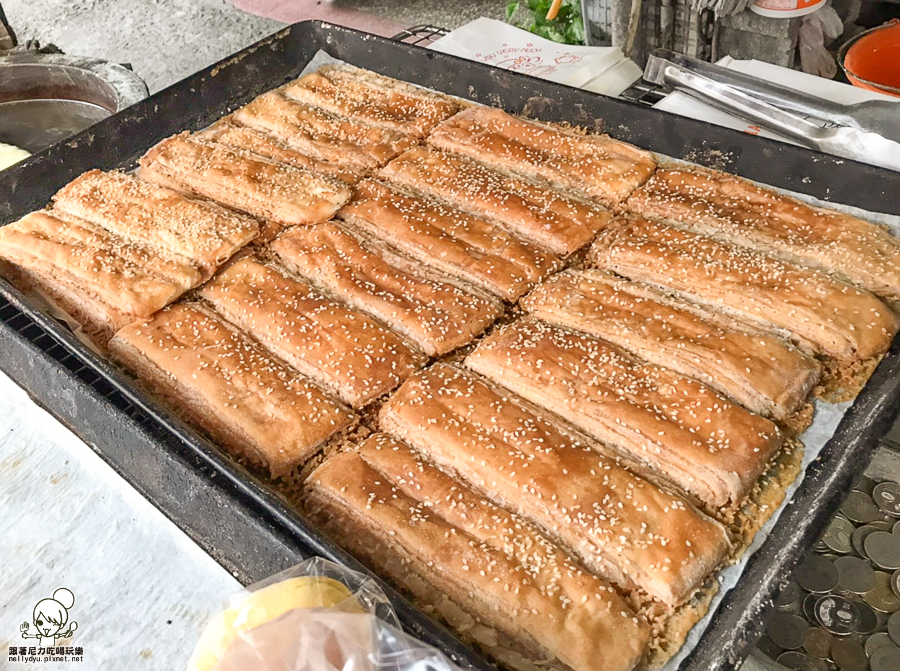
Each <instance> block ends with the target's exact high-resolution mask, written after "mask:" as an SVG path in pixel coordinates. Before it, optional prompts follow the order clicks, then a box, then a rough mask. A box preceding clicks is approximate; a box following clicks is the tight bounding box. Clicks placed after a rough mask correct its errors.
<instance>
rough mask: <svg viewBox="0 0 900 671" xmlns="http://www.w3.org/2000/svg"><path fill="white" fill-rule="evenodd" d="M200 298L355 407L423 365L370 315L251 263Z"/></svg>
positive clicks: (230, 271) (230, 270)
mask: <svg viewBox="0 0 900 671" xmlns="http://www.w3.org/2000/svg"><path fill="white" fill-rule="evenodd" d="M199 293H200V296H201V297H202V298H204V299H205V300H207V301H209V302H210V303H211V304H212V305H213V306H214V307H215V309H216V310H217V311H218V312H219V313H221V314H222V315H223V316H224V317H225V318H226V319H228V320H229V321H230V322H232V323H233V324H236V325H237V326H238V327H239V328H241V329H243V330H245V331H247V332H248V333H249V334H251V335H252V336H253V337H254V338H256V339H257V340H259V341H260V342H261V343H262V344H263V345H264V346H265V347H266V348H268V349H269V350H270V351H272V352H273V353H274V354H275V355H276V356H278V357H280V358H281V359H283V360H285V361H286V362H287V363H289V364H291V365H292V366H293V367H294V368H296V369H297V370H299V371H300V372H301V373H303V374H304V375H306V376H307V377H309V378H310V379H312V380H313V381H315V382H317V383H318V384H320V385H321V386H323V387H324V388H325V389H327V390H328V391H330V392H332V393H333V394H335V395H337V396H338V397H339V398H340V399H341V400H343V401H344V402H345V403H348V404H349V405H352V406H353V407H361V406H363V405H365V404H366V403H368V402H369V401H372V400H374V399H376V398H378V397H379V396H381V395H382V394H386V393H387V392H389V391H391V390H392V389H393V388H394V387H396V386H397V385H398V384H400V383H401V382H402V381H403V380H405V379H406V377H408V376H409V375H410V374H412V373H413V372H414V371H415V370H416V368H418V367H419V366H420V365H421V364H422V363H424V360H425V357H424V356H423V355H422V354H420V353H418V352H416V351H415V350H413V349H412V348H411V347H410V346H409V345H407V343H406V342H405V341H404V340H403V339H402V338H401V337H400V336H399V335H397V334H396V333H394V332H393V331H391V330H390V329H388V328H386V327H384V326H382V325H381V324H379V323H378V322H376V321H374V320H373V319H372V318H371V317H369V316H368V315H365V314H362V313H361V312H356V311H354V310H351V309H349V308H347V307H345V306H343V305H341V304H340V303H337V302H336V301H333V300H331V299H330V298H327V297H325V296H323V295H322V294H320V293H319V292H318V291H316V290H315V289H313V288H312V287H310V286H309V285H308V284H305V283H304V282H301V281H299V280H296V279H293V278H291V277H288V276H287V275H286V274H284V273H283V272H282V271H280V270H279V269H277V268H275V267H273V266H269V265H265V264H263V263H260V262H259V261H256V260H255V259H252V258H243V259H240V260H239V261H236V262H235V263H233V264H232V265H230V266H229V267H227V268H225V269H224V270H223V271H221V272H220V273H219V274H218V275H216V276H215V277H214V278H213V279H212V280H211V281H210V282H208V283H207V284H205V285H204V286H203V287H202V288H201V289H200V292H199Z"/></svg>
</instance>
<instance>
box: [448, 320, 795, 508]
mask: <svg viewBox="0 0 900 671" xmlns="http://www.w3.org/2000/svg"><path fill="white" fill-rule="evenodd" d="M466 366H467V367H469V368H470V369H472V370H474V371H475V372H477V373H480V374H482V375H484V376H486V377H488V378H490V379H492V380H494V381H495V382H496V383H498V384H500V385H502V386H504V387H506V388H507V389H509V390H511V391H513V392H515V393H517V394H519V395H520V396H522V397H523V398H525V399H527V400H529V401H531V402H532V403H535V404H536V405H539V406H541V407H544V408H546V409H547V410H549V411H551V412H553V413H555V414H557V415H559V416H560V417H563V418H564V419H566V420H568V421H570V422H571V423H572V424H574V425H575V426H577V427H579V428H580V429H582V430H583V431H585V432H586V433H587V434H588V435H590V436H592V437H593V438H596V439H597V440H599V441H600V442H602V443H604V444H606V445H608V446H610V447H611V448H613V449H615V450H617V451H619V452H620V453H621V454H622V455H623V456H625V457H626V458H629V459H632V460H634V461H635V462H637V464H639V465H644V466H646V467H647V468H649V469H651V470H652V471H654V472H656V473H658V474H660V475H661V476H662V477H663V478H665V479H667V480H668V481H669V482H671V483H673V484H674V485H675V486H677V487H678V488H680V489H681V490H682V491H684V492H687V493H688V494H691V495H693V496H695V497H696V498H697V499H699V500H700V501H702V502H703V503H705V504H707V505H708V506H710V507H712V508H722V507H725V508H735V507H737V506H739V505H740V504H741V503H742V502H743V501H744V499H745V498H746V497H747V495H748V494H749V493H750V490H751V489H752V488H753V486H754V485H755V483H756V481H757V479H758V478H759V476H760V475H761V474H762V473H763V471H764V470H765V469H766V466H767V465H768V463H769V461H770V459H771V458H772V457H773V456H774V454H775V453H776V452H777V450H778V449H779V447H780V446H781V442H782V435H781V432H780V431H779V429H778V427H777V426H776V425H775V424H773V423H772V422H771V421H770V420H768V419H766V418H764V417H761V416H760V415H755V414H753V413H751V412H749V411H748V410H745V409H744V408H741V407H740V406H738V405H736V404H734V403H732V402H731V401H728V400H727V399H725V398H724V397H722V396H720V395H719V394H717V393H716V392H714V391H713V390H712V389H710V388H709V387H707V386H706V385H703V384H701V383H699V382H697V381H695V380H692V379H690V378H686V377H684V376H682V375H679V374H678V373H675V372H674V371H671V370H669V369H667V368H662V367H660V366H655V365H652V364H648V363H645V362H643V361H641V360H639V359H637V358H635V357H633V356H631V355H629V354H627V353H626V352H625V351H624V350H621V349H619V348H618V347H616V346H614V345H611V344H609V343H607V342H605V341H603V340H599V339H597V338H593V337H591V336H588V335H585V334H581V333H577V332H573V331H569V330H566V329H562V328H560V327H558V326H552V325H550V324H546V323H544V322H540V321H537V320H534V319H523V320H518V321H516V322H513V323H512V324H511V325H509V326H507V327H505V328H503V329H501V330H500V331H498V332H496V333H494V334H492V335H491V336H489V337H488V338H485V339H484V340H482V341H481V342H480V343H479V345H478V347H476V348H475V350H474V351H473V352H472V353H471V354H470V355H469V356H468V357H467V358H466Z"/></svg>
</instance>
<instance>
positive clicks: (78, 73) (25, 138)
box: [0, 52, 147, 153]
mask: <svg viewBox="0 0 900 671" xmlns="http://www.w3.org/2000/svg"><path fill="white" fill-rule="evenodd" d="M146 96H147V85H146V84H144V82H143V81H142V80H141V78H140V77H138V76H137V75H136V74H134V73H133V72H132V71H131V70H129V69H128V68H125V67H122V66H121V65H117V64H115V63H106V62H104V61H97V60H90V59H84V58H76V57H73V56H66V55H63V54H40V53H34V52H21V53H13V54H9V55H7V56H4V57H0V142H4V143H6V144H12V145H16V146H18V147H22V148H23V149H27V150H28V151H30V152H32V153H34V152H37V151H41V150H42V149H45V148H47V147H49V146H50V145H52V144H55V143H57V142H59V141H61V140H64V139H66V138H67V137H69V136H70V135H74V134H75V133H78V132H80V131H82V130H84V129H85V128H87V127H89V126H92V125H93V124H95V123H97V122H98V121H100V120H102V119H105V118H106V117H108V116H110V115H111V114H114V113H115V112H118V111H119V110H122V109H125V108H126V107H128V106H129V105H132V104H134V103H136V102H138V101H139V100H142V99H143V98H145V97H146Z"/></svg>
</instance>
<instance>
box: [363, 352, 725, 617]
mask: <svg viewBox="0 0 900 671" xmlns="http://www.w3.org/2000/svg"><path fill="white" fill-rule="evenodd" d="M379 425H380V427H381V429H382V430H384V431H387V432H389V433H391V434H393V435H395V436H398V437H399V438H401V439H402V440H404V441H405V442H406V443H408V444H409V445H411V446H412V447H413V448H414V449H416V450H417V451H419V452H421V453H422V454H423V455H425V456H426V457H427V458H428V459H429V460H430V461H431V462H433V463H434V464H436V465H437V466H439V467H440V468H442V469H443V470H445V471H447V472H449V473H454V474H455V475H456V476H457V477H458V478H459V479H460V480H461V481H463V482H466V483H468V485H469V486H471V487H472V488H473V489H474V490H475V491H477V492H479V493H480V494H482V495H484V496H486V497H487V498H489V499H492V500H493V501H494V502H495V503H497V504H498V505H502V506H504V507H506V508H508V509H510V510H512V511H513V512H516V513H518V514H519V515H521V516H522V517H525V518H528V519H530V520H532V521H534V522H535V523H536V524H538V525H539V526H540V527H541V528H542V529H543V530H544V531H545V532H546V533H547V534H548V535H549V536H550V537H552V538H554V539H556V540H557V541H558V542H560V543H561V544H562V545H563V546H565V547H567V548H569V549H570V551H572V552H573V554H575V555H576V556H578V557H579V558H580V559H581V560H582V561H584V563H585V564H586V565H587V566H588V567H590V568H591V570H593V571H595V572H596V573H597V574H598V575H600V576H602V577H604V578H606V579H608V580H610V581H612V582H615V583H617V584H619V585H621V586H622V587H623V588H625V589H634V588H635V587H639V588H641V589H643V590H644V591H645V592H646V593H648V594H649V595H650V596H651V597H653V598H656V599H659V600H660V601H662V602H663V603H664V604H666V605H668V606H676V605H678V604H680V603H682V602H684V601H685V600H686V599H688V598H689V597H690V596H691V594H692V593H693V592H694V590H696V589H697V588H698V587H699V586H700V585H701V584H702V583H703V582H704V580H705V579H706V578H707V576H708V575H709V574H710V573H711V572H712V571H713V570H715V569H716V568H717V567H718V566H719V564H720V563H721V562H722V560H723V559H724V557H725V555H726V554H727V552H728V549H729V544H728V539H727V537H726V534H725V530H724V529H723V528H722V527H721V526H720V525H719V524H718V523H716V522H714V521H713V520H711V519H709V518H707V517H706V516H705V515H702V514H701V513H698V512H697V511H696V510H694V509H693V508H692V507H690V506H689V505H688V504H687V503H686V502H685V501H684V499H682V498H680V497H679V496H677V495H675V494H671V493H669V492H666V491H664V490H662V489H660V488H658V487H657V486H655V485H653V484H651V483H649V482H647V481H645V480H643V479H641V478H639V477H637V476H635V475H632V474H631V473H629V472H628V471H626V470H625V469H624V468H622V467H621V466H619V465H618V464H617V463H616V462H615V461H614V460H613V459H610V458H607V457H605V456H603V455H600V454H598V453H597V452H596V451H595V450H594V449H592V447H590V446H588V445H586V444H584V443H583V442H581V441H580V440H578V439H577V438H575V437H574V436H573V435H572V434H571V433H570V432H568V431H566V430H564V429H562V428H561V427H560V426H559V424H558V423H557V422H555V421H554V420H552V419H550V418H548V417H547V416H545V415H543V414H538V413H536V412H533V411H531V410H530V409H528V408H526V407H525V406H524V405H523V404H522V402H521V401H519V400H518V399H516V398H515V396H514V395H512V394H509V393H507V392H505V391H502V390H500V389H498V388H496V387H494V386H491V385H488V384H486V383H485V382H484V381H483V380H481V379H480V378H478V377H476V376H475V375H473V374H472V373H468V372H464V371H462V370H459V369H457V368H455V367H452V366H448V365H446V364H437V365H435V366H432V367H431V368H429V369H427V370H425V371H422V372H420V373H418V374H416V375H415V376H413V377H412V378H410V379H409V380H408V381H407V382H406V383H404V385H403V386H402V387H401V388H400V389H399V390H398V391H397V392H396V393H395V394H394V395H393V396H392V397H391V398H390V399H389V400H388V401H387V403H386V404H385V405H384V406H383V407H382V410H381V414H380V417H379Z"/></svg>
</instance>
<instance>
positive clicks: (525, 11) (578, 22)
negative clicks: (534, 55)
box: [506, 0, 584, 44]
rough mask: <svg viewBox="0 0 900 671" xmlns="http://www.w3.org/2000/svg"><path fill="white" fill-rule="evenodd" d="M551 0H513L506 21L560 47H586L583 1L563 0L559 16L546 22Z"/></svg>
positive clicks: (507, 10) (509, 5)
mask: <svg viewBox="0 0 900 671" xmlns="http://www.w3.org/2000/svg"><path fill="white" fill-rule="evenodd" d="M551 4H553V2H552V0H512V2H509V3H507V5H506V20H507V21H508V22H509V23H511V24H513V25H514V26H516V27H517V28H522V29H523V30H527V31H529V32H532V33H534V34H535V35H540V36H541V37H544V38H546V39H548V40H553V41H554V42H559V43H560V44H584V21H583V20H582V18H581V2H580V0H563V3H562V6H561V7H560V8H559V14H557V16H556V18H555V19H553V20H552V21H548V20H547V12H548V11H549V10H550V5H551Z"/></svg>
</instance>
